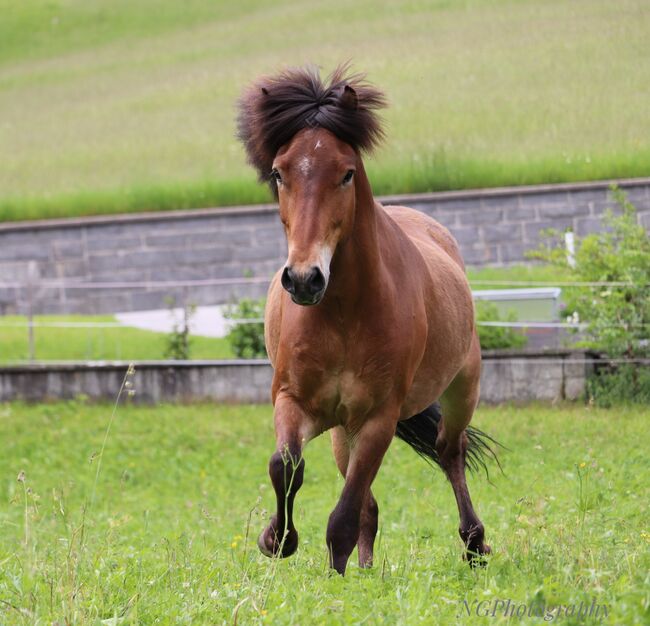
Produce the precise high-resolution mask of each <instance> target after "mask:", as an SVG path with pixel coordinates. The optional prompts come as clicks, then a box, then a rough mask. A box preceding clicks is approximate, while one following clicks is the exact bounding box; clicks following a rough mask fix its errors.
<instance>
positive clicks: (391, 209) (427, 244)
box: [383, 205, 465, 270]
mask: <svg viewBox="0 0 650 626" xmlns="http://www.w3.org/2000/svg"><path fill="white" fill-rule="evenodd" d="M383 209H384V210H385V211H386V213H388V215H389V216H390V217H391V218H392V219H393V220H395V221H396V222H397V224H398V225H399V226H400V227H401V229H402V230H403V231H404V232H405V233H406V234H407V235H408V237H409V239H411V241H413V243H415V245H416V246H417V247H418V249H419V250H420V252H423V253H424V255H425V256H428V255H429V254H431V253H432V248H433V247H439V248H441V249H442V251H443V252H445V253H446V254H447V255H448V256H449V257H451V258H452V259H453V260H454V261H455V262H456V263H457V264H458V265H459V266H460V267H461V268H462V269H463V270H464V269H465V265H464V263H463V259H462V257H461V254H460V250H459V248H458V244H457V243H456V240H455V239H454V237H453V236H452V234H451V233H450V232H449V231H448V230H447V228H445V227H444V226H443V225H442V224H441V223H440V222H438V221H436V220H434V219H433V218H432V217H429V216H428V215H426V214H424V213H422V212H421V211H416V210H415V209H411V208H409V207H405V206H391V205H389V206H385V207H383Z"/></svg>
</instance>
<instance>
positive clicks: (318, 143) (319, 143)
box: [314, 139, 323, 152]
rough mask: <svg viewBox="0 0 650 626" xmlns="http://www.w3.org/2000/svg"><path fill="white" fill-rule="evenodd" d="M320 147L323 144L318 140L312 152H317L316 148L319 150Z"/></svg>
mask: <svg viewBox="0 0 650 626" xmlns="http://www.w3.org/2000/svg"><path fill="white" fill-rule="evenodd" d="M322 145H323V144H322V143H321V142H320V139H319V140H318V141H317V142H316V145H315V146H314V152H316V150H318V148H320V147H321V146H322Z"/></svg>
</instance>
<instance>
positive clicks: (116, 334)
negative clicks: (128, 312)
mask: <svg viewBox="0 0 650 626" xmlns="http://www.w3.org/2000/svg"><path fill="white" fill-rule="evenodd" d="M34 322H35V323H36V324H48V323H55V324H60V323H81V324H89V323H90V324H101V323H106V322H108V323H111V322H115V318H114V317H112V316H111V315H85V316H84V315H42V316H41V315H37V316H35V317H34ZM167 340H168V335H167V334H166V333H157V332H150V331H147V330H140V329H138V328H131V327H128V326H124V327H112V328H102V327H94V328H93V327H81V328H58V327H54V328H52V327H47V326H45V327H41V326H36V327H35V328H34V348H35V350H34V352H35V357H36V360H37V361H86V360H90V361H113V360H125V361H137V360H144V361H146V360H156V359H163V358H165V351H166V347H167ZM190 350H191V356H192V358H193V359H228V358H233V352H232V350H231V348H230V344H229V343H228V340H227V339H225V338H211V337H194V336H192V337H191V338H190ZM28 358H29V335H28V329H27V318H26V317H24V316H21V315H9V316H4V317H0V364H2V363H12V362H16V361H25V360H27V359H28Z"/></svg>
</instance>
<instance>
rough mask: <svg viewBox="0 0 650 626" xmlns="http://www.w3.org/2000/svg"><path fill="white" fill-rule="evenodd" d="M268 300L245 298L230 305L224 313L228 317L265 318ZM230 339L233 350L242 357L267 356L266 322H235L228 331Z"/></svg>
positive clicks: (243, 318)
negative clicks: (265, 340)
mask: <svg viewBox="0 0 650 626" xmlns="http://www.w3.org/2000/svg"><path fill="white" fill-rule="evenodd" d="M265 304H266V300H265V299H264V298H261V299H259V300H252V299H249V298H244V299H243V300H240V301H239V302H238V303H237V304H233V305H230V306H229V307H228V308H227V309H226V311H225V313H224V315H225V317H226V318H228V319H242V320H245V319H250V320H253V319H263V318H264V306H265ZM228 341H229V342H230V345H231V346H232V349H233V352H234V353H235V354H236V355H237V356H238V357H239V358H241V359H254V358H259V357H262V358H263V357H266V345H265V343H264V323H263V322H249V323H243V324H235V326H233V328H232V329H231V331H230V332H229V333H228Z"/></svg>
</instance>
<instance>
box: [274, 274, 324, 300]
mask: <svg viewBox="0 0 650 626" xmlns="http://www.w3.org/2000/svg"><path fill="white" fill-rule="evenodd" d="M281 282H282V286H283V287H284V288H285V289H286V290H287V291H288V292H289V293H290V294H291V299H292V300H293V301H294V302H295V303H296V304H300V305H302V306H309V305H312V304H318V303H319V302H320V301H321V300H322V299H323V295H324V294H325V288H326V287H327V283H326V281H325V276H323V272H321V271H320V269H319V268H318V267H315V266H314V267H312V268H311V269H310V270H309V271H308V272H307V273H306V274H300V273H298V272H295V271H294V270H293V268H291V267H285V268H284V271H283V272H282V279H281Z"/></svg>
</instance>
